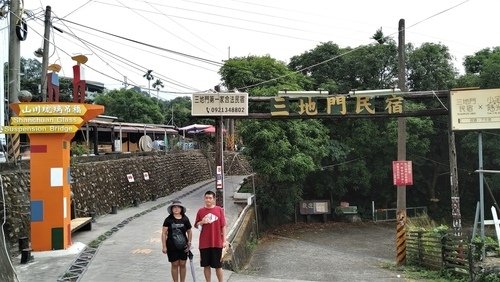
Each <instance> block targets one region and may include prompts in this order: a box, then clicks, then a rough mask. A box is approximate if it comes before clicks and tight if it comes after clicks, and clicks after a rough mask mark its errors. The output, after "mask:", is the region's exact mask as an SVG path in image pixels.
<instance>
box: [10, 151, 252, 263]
mask: <svg viewBox="0 0 500 282" xmlns="http://www.w3.org/2000/svg"><path fill="white" fill-rule="evenodd" d="M224 163H225V164H224V168H225V169H224V170H225V174H226V175H246V174H249V173H250V171H251V170H250V168H249V165H248V162H247V161H246V159H245V158H244V157H243V156H242V155H241V154H237V153H234V152H226V153H225V154H224ZM0 168H1V169H2V170H1V171H0V181H1V182H0V186H1V187H0V188H1V189H2V191H3V195H4V197H5V208H6V223H5V226H4V231H5V236H6V241H7V246H8V249H9V250H10V253H11V254H15V253H16V252H17V249H18V242H19V238H22V237H28V238H29V237H30V194H29V193H30V178H29V174H30V173H29V161H23V162H21V163H20V164H18V165H17V166H14V165H11V164H2V166H1V167H0ZM214 168H215V165H214V158H213V154H209V155H208V156H207V155H206V154H204V153H202V152H201V151H199V150H191V151H179V152H172V153H167V154H165V152H151V153H141V154H112V155H105V156H95V157H79V158H72V159H71V182H72V184H71V191H72V193H73V201H74V206H75V207H76V209H75V213H76V216H77V217H81V216H89V214H90V213H91V212H92V213H95V215H96V216H98V215H102V214H106V213H109V212H111V210H112V207H113V206H116V207H117V209H121V208H125V207H129V206H132V205H133V204H134V200H135V201H138V202H145V201H150V200H153V199H155V198H156V197H163V196H167V195H169V194H171V193H173V192H175V191H178V190H181V189H182V188H184V187H186V186H188V185H191V184H195V183H198V182H201V181H205V180H208V179H210V178H213V175H214V170H215V169H214ZM144 173H147V176H148V177H149V179H146V178H148V177H145V175H144ZM129 174H131V175H132V176H133V178H134V182H129V180H128V178H127V175H129ZM0 200H1V201H2V202H0V209H2V210H3V207H4V203H3V200H2V198H0ZM3 218H4V215H3V213H1V214H0V219H1V220H2V221H3ZM30 241H31V240H30Z"/></svg>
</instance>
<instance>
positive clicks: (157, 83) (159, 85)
mask: <svg viewBox="0 0 500 282" xmlns="http://www.w3.org/2000/svg"><path fill="white" fill-rule="evenodd" d="M163 87H165V86H164V85H163V81H161V80H160V79H159V78H157V79H156V81H155V82H154V83H153V88H155V89H156V100H157V101H156V103H159V102H160V88H163Z"/></svg>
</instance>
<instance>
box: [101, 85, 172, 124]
mask: <svg viewBox="0 0 500 282" xmlns="http://www.w3.org/2000/svg"><path fill="white" fill-rule="evenodd" d="M94 102H95V103H96V104H99V105H103V106H104V107H105V113H104V114H105V115H110V116H116V117H118V118H119V119H120V120H123V121H125V122H139V123H155V124H162V123H164V121H165V117H164V115H163V114H162V113H161V111H160V107H159V105H158V104H157V103H155V102H154V101H153V100H152V99H151V98H150V97H147V96H145V95H143V94H141V93H138V92H136V91H134V90H130V89H120V90H111V91H110V92H108V93H106V94H101V95H98V96H97V97H96V98H95V100H94Z"/></svg>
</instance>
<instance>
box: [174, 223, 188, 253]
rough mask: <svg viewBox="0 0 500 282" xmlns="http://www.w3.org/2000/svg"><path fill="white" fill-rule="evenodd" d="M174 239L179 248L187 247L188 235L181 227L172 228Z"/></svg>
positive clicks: (176, 246)
mask: <svg viewBox="0 0 500 282" xmlns="http://www.w3.org/2000/svg"><path fill="white" fill-rule="evenodd" d="M172 240H173V241H174V246H175V248H176V249H177V250H184V249H186V245H187V244H186V243H187V242H186V236H185V235H184V234H183V233H182V231H181V229H179V228H174V229H173V230H172Z"/></svg>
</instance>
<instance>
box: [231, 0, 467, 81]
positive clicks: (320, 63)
mask: <svg viewBox="0 0 500 282" xmlns="http://www.w3.org/2000/svg"><path fill="white" fill-rule="evenodd" d="M468 1H470V0H465V1H463V2H461V3H459V4H457V5H454V6H452V7H450V8H447V9H445V10H443V11H440V12H437V13H435V14H433V15H431V16H429V17H427V18H425V19H423V20H420V21H418V22H417V23H415V24H412V25H410V26H409V27H405V31H406V30H408V29H410V28H412V27H415V26H416V25H418V24H421V23H423V22H425V21H427V20H430V19H432V18H434V17H436V16H438V15H441V14H443V13H445V12H447V11H450V10H452V9H454V8H456V7H458V6H460V5H462V4H464V3H466V2H468ZM398 32H399V31H397V32H394V33H392V34H390V35H389V37H390V36H393V35H395V34H397V33H398ZM373 44H376V42H374V43H369V44H367V45H360V46H358V47H355V48H353V49H351V50H349V51H346V52H344V53H342V54H339V55H336V56H334V57H331V58H329V59H326V60H324V61H321V62H319V63H316V64H313V65H310V66H307V67H303V68H301V69H299V70H296V71H294V72H292V73H290V74H285V75H281V76H278V77H276V78H272V79H269V80H266V81H262V82H258V83H255V84H252V85H248V86H245V87H242V88H240V89H241V90H245V89H249V88H252V87H255V86H259V85H263V84H267V83H269V82H273V81H277V80H278V79H281V78H285V77H288V76H290V75H294V74H297V73H300V72H303V71H305V70H308V69H311V68H314V67H317V66H320V65H323V64H326V63H328V62H330V61H333V60H335V59H338V58H340V57H343V56H345V55H347V54H350V53H352V52H354V51H356V50H359V49H361V48H365V47H366V46H370V45H373Z"/></svg>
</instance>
